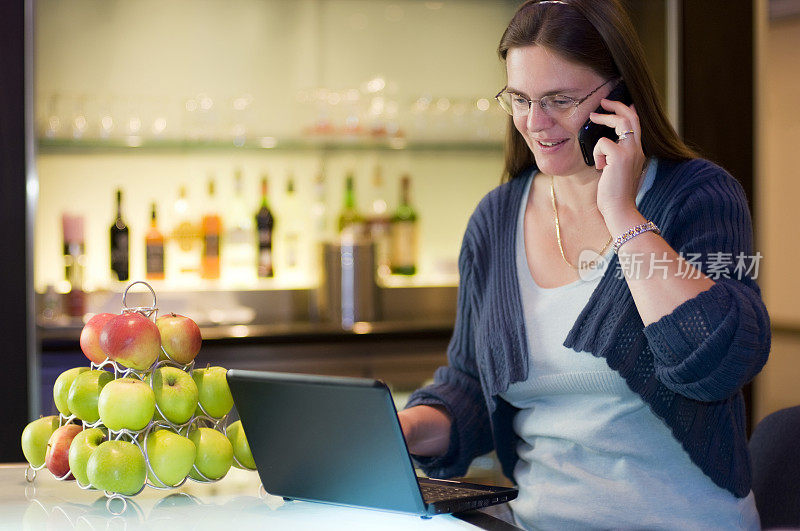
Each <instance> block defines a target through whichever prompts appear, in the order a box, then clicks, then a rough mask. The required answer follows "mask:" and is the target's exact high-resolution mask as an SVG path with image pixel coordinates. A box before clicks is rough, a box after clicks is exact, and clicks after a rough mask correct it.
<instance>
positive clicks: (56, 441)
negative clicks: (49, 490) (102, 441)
mask: <svg viewBox="0 0 800 531" xmlns="http://www.w3.org/2000/svg"><path fill="white" fill-rule="evenodd" d="M82 431H83V428H82V427H81V426H78V425H77V424H65V425H64V426H61V427H60V428H58V429H57V430H56V431H54V432H53V434H52V435H51V436H50V439H49V440H48V441H47V451H46V452H45V454H44V463H45V465H46V466H47V470H49V471H50V472H51V473H52V474H53V475H54V476H56V477H57V478H60V477H61V476H63V475H65V474H67V473H68V472H69V446H70V445H71V444H72V439H74V438H75V436H76V435H78V434H79V433H80V432H82ZM66 479H75V478H73V477H72V474H70V475H69V476H67V478H66Z"/></svg>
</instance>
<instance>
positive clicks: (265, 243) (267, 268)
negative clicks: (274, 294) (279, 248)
mask: <svg viewBox="0 0 800 531" xmlns="http://www.w3.org/2000/svg"><path fill="white" fill-rule="evenodd" d="M258 276H259V277H260V278H269V277H272V276H274V271H273V268H272V231H271V230H269V229H266V228H264V229H261V230H259V231H258Z"/></svg>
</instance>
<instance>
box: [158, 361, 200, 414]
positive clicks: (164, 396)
mask: <svg viewBox="0 0 800 531" xmlns="http://www.w3.org/2000/svg"><path fill="white" fill-rule="evenodd" d="M151 380H152V381H151ZM147 383H148V384H150V386H151V387H152V388H153V391H154V392H155V397H156V404H158V409H159V410H160V411H161V415H163V417H164V418H165V419H166V420H168V421H170V422H173V423H175V424H183V423H184V422H187V421H188V420H189V419H190V418H192V415H193V414H194V411H195V409H197V397H198V390H197V384H195V383H194V380H193V379H192V377H191V376H189V374H188V373H186V372H184V371H182V370H181V369H179V368H177V367H170V366H163V367H159V368H158V369H156V370H154V371H153V372H152V373H151V374H149V375H148V376H147Z"/></svg>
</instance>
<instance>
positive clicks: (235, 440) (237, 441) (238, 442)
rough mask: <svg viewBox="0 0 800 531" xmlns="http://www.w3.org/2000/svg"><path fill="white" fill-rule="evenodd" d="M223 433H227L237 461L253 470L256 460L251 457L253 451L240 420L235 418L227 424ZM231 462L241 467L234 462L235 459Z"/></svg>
mask: <svg viewBox="0 0 800 531" xmlns="http://www.w3.org/2000/svg"><path fill="white" fill-rule="evenodd" d="M225 435H227V437H228V440H229V441H230V442H231V446H233V456H234V457H235V458H236V460H237V461H239V463H241V464H242V466H244V467H245V468H248V469H250V470H255V468H256V462H255V460H254V459H253V453H252V452H251V451H250V444H249V443H248V442H247V437H246V436H245V434H244V428H243V427H242V421H241V420H237V421H236V422H234V423H233V424H231V425H230V426H228V429H227V430H225ZM233 464H234V466H236V467H238V468H241V467H239V466H238V465H237V464H236V461H234V462H233Z"/></svg>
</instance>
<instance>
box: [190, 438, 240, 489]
mask: <svg viewBox="0 0 800 531" xmlns="http://www.w3.org/2000/svg"><path fill="white" fill-rule="evenodd" d="M189 439H191V441H192V442H193V443H194V445H195V446H196V447H197V456H196V457H195V459H194V466H195V467H197V470H199V471H200V473H201V474H203V476H205V477H207V478H208V479H219V478H221V477H222V476H224V475H225V474H227V473H228V470H230V468H231V464H233V446H231V442H230V441H229V440H228V438H227V437H225V435H224V434H223V433H222V432H220V431H217V430H214V429H211V428H197V429H195V430H192V431H190V432H189ZM189 476H191V477H193V478H194V479H197V480H200V481H202V480H203V478H202V476H200V475H199V474H197V472H195V470H194V469H192V470H191V472H189Z"/></svg>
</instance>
